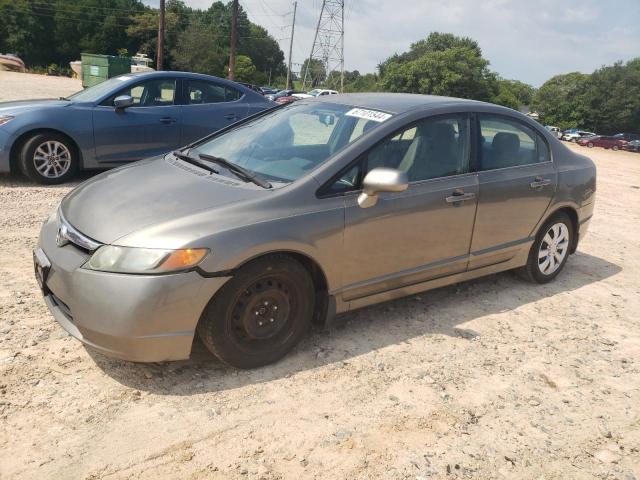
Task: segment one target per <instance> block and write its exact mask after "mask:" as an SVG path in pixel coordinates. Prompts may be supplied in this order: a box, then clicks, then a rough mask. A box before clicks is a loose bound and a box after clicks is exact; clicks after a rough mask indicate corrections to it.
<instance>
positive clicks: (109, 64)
mask: <svg viewBox="0 0 640 480" xmlns="http://www.w3.org/2000/svg"><path fill="white" fill-rule="evenodd" d="M80 59H81V60H82V86H83V87H84V88H87V87H93V86H94V85H97V84H98V83H100V82H104V81H105V80H106V79H107V78H111V77H116V76H118V75H122V74H123V73H130V72H131V59H130V58H129V57H116V56H113V55H96V54H93V53H83V54H82V55H81V56H80Z"/></svg>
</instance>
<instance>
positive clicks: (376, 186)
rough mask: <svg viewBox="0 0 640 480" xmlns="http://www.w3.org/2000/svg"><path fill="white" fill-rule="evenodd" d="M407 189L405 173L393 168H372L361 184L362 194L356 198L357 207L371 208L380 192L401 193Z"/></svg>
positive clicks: (407, 181)
mask: <svg viewBox="0 0 640 480" xmlns="http://www.w3.org/2000/svg"><path fill="white" fill-rule="evenodd" d="M408 187H409V179H408V177H407V173H406V172H403V171H401V170H396V169H395V168H374V169H373V170H371V171H370V172H369V173H367V176H366V177H364V180H363V182H362V193H361V194H360V195H359V196H358V205H360V206H361V207H362V208H369V207H373V206H374V205H375V204H376V203H377V202H378V194H379V193H381V192H403V191H405V190H406V189H407V188H408Z"/></svg>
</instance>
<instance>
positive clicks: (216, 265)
mask: <svg viewBox="0 0 640 480" xmlns="http://www.w3.org/2000/svg"><path fill="white" fill-rule="evenodd" d="M595 193H596V167H595V165H594V164H593V162H592V161H591V160H589V158H587V157H585V156H583V155H579V154H577V153H576V152H573V151H571V150H569V149H568V148H566V147H565V146H564V145H562V144H561V143H559V142H557V141H556V140H555V138H554V137H553V136H552V134H551V133H550V132H549V131H547V130H546V129H545V128H543V127H542V126H541V125H538V124H537V123H536V122H535V121H534V120H531V119H529V118H527V117H526V116H524V115H522V114H520V113H518V112H516V111H514V110H511V109H509V108H506V107H500V106H497V105H491V104H487V103H481V102H475V101H470V100H462V99H452V98H445V97H435V96H426V95H409V94H390V93H386V94H377V93H369V94H366V93H365V94H346V95H328V96H323V97H317V98H314V99H308V100H300V101H297V102H295V103H293V104H291V105H287V106H285V107H282V108H276V109H273V110H270V111H267V112H265V113H263V114H258V115H256V116H254V117H252V118H249V119H247V120H246V121H243V122H239V123H237V124H235V125H234V126H232V127H230V128H228V129H225V130H223V131H221V132H218V133H215V134H213V135H211V136H209V137H207V138H205V139H202V140H201V141H198V142H196V143H194V144H192V145H190V146H189V147H188V148H185V149H182V150H180V151H174V152H172V153H169V154H166V155H164V156H159V157H157V158H156V159H154V160H150V161H144V162H139V163H136V164H132V165H128V166H126V167H124V168H121V169H118V170H115V171H111V172H105V173H104V174H102V175H97V176H95V177H93V178H92V179H90V180H88V181H87V182H85V183H84V184H82V185H80V186H79V187H78V188H76V189H75V190H73V191H72V192H71V193H69V194H68V195H67V196H66V197H65V198H64V199H63V200H62V203H61V204H60V206H59V207H58V208H56V210H55V211H54V212H53V213H52V215H51V216H49V218H48V219H47V220H46V221H45V223H44V224H43V226H42V229H41V232H40V237H39V240H38V243H37V246H36V250H35V252H34V264H35V272H36V278H37V279H38V283H39V284H40V285H41V287H42V292H43V296H44V300H45V302H46V305H47V307H48V308H49V310H50V311H51V313H52V314H53V316H54V318H55V319H56V320H57V321H58V322H59V324H60V325H61V326H62V327H63V328H64V329H65V330H67V331H68V332H69V333H70V334H71V335H72V336H74V337H75V338H77V339H78V340H80V341H82V342H85V343H87V344H88V345H89V346H91V347H92V348H97V349H98V350H100V351H102V352H103V353H104V354H105V355H109V356H114V357H118V358H123V359H126V360H133V361H139V362H159V361H166V360H179V359H186V358H188V357H189V355H190V353H191V348H192V344H193V340H194V335H195V334H196V332H198V334H199V336H200V338H201V339H202V341H203V343H204V345H205V346H206V347H207V348H208V349H209V350H210V351H211V352H212V353H213V354H214V355H216V356H217V357H219V358H220V359H221V360H222V361H223V362H225V363H227V364H230V365H233V366H235V367H239V368H253V367H258V366H261V365H265V364H267V363H271V362H275V361H276V360H278V359H279V358H281V357H282V356H284V355H285V354H286V353H287V352H289V351H290V350H291V349H292V348H293V347H294V346H295V345H296V344H297V343H298V342H299V341H300V340H301V339H302V338H303V337H304V335H305V333H306V332H307V330H308V329H309V327H310V326H311V323H312V321H316V322H319V323H323V322H326V321H327V319H329V320H328V321H330V319H331V318H333V317H334V316H335V315H336V314H339V313H343V312H347V311H350V310H354V309H357V308H361V307H365V306H367V305H372V304H376V303H379V302H384V301H388V300H393V299H396V298H399V297H402V296H406V295H413V294H416V293H418V292H421V291H424V290H429V289H433V288H439V287H442V286H444V285H449V284H453V283H456V282H462V281H466V280H470V279H473V278H477V277H481V276H484V275H489V274H494V273H497V272H501V271H505V270H510V269H518V270H519V271H520V273H521V274H522V276H523V277H524V278H526V279H528V280H530V281H532V282H535V283H546V282H550V281H552V280H553V279H554V278H555V277H557V276H558V274H560V272H561V271H562V269H563V267H564V266H565V265H566V263H567V261H568V259H569V257H570V255H571V254H572V253H574V252H575V251H576V248H577V247H578V242H579V241H580V240H581V239H582V238H583V237H584V235H585V234H586V231H587V228H588V225H589V222H590V219H591V217H592V215H593V210H594V205H595ZM582 262H588V258H583V260H582ZM568 283H571V281H570V280H569V281H568ZM546 291H547V292H548V291H550V290H546ZM544 292H545V290H540V291H539V292H538V293H536V295H542V294H544ZM363 328H366V327H363Z"/></svg>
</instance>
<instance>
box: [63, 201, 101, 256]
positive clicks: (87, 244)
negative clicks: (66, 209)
mask: <svg viewBox="0 0 640 480" xmlns="http://www.w3.org/2000/svg"><path fill="white" fill-rule="evenodd" d="M58 219H59V222H60V223H59V225H58V233H57V235H56V243H57V245H58V246H59V247H63V246H65V245H66V244H68V243H70V244H72V245H73V246H75V247H77V248H79V249H80V250H82V251H84V252H86V253H91V252H93V251H94V250H96V249H98V248H99V247H100V246H102V244H101V243H100V242H97V241H95V240H94V239H92V238H89V237H87V236H86V235H84V234H83V233H82V232H79V231H78V230H76V228H75V227H73V226H72V225H71V224H70V223H69V222H67V220H66V219H65V218H64V215H62V209H60V210H59V211H58Z"/></svg>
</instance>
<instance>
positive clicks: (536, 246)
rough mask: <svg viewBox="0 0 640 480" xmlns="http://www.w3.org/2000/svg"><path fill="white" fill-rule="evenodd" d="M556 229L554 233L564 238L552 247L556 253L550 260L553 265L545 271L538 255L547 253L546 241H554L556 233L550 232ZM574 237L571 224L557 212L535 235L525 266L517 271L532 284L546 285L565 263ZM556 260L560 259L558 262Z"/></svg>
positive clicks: (564, 215) (564, 216)
mask: <svg viewBox="0 0 640 480" xmlns="http://www.w3.org/2000/svg"><path fill="white" fill-rule="evenodd" d="M556 228H557V230H556V232H562V233H563V235H564V236H563V235H560V238H561V239H563V238H564V240H561V241H560V243H558V244H557V245H558V246H557V247H556V248H553V247H552V248H553V249H554V250H555V251H556V252H557V254H556V255H554V256H553V257H554V258H553V260H552V261H553V263H554V265H553V266H552V268H547V269H546V271H545V267H546V265H545V260H544V259H543V257H541V256H540V255H541V254H542V253H543V251H547V252H549V244H548V240H549V239H551V240H553V239H554V235H556V233H552V230H553V229H556ZM547 235H549V238H547ZM574 235H575V232H574V231H573V224H572V223H571V219H570V218H569V216H568V215H567V214H566V213H562V212H559V213H556V214H555V215H553V216H552V217H551V218H549V219H548V220H547V221H546V222H545V223H544V225H542V227H541V228H540V230H539V231H538V234H537V235H536V239H535V241H534V242H533V245H532V246H531V250H530V251H529V257H528V259H527V264H526V265H525V266H524V267H522V269H520V271H519V273H520V274H521V276H522V277H524V278H525V279H527V280H529V281H531V282H534V283H547V282H550V281H551V280H553V279H554V278H556V277H557V276H558V274H559V273H560V272H561V271H562V269H563V268H564V266H565V264H566V263H567V260H568V258H569V255H570V250H571V245H572V242H573V236H574ZM560 245H563V246H564V248H560ZM545 246H547V248H544V247H545ZM558 254H559V255H558ZM547 257H549V255H547ZM558 258H560V260H559V261H558ZM550 264H551V261H550V262H549V266H550Z"/></svg>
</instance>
